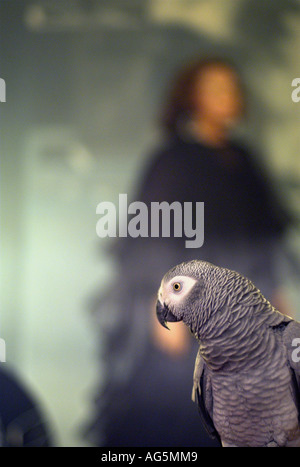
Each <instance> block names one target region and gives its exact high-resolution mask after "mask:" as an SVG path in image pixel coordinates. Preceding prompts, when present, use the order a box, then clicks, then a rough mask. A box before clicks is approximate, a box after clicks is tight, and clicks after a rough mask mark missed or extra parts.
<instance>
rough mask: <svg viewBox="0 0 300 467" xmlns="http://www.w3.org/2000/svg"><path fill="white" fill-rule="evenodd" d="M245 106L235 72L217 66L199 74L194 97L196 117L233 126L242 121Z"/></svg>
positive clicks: (211, 66) (212, 66)
mask: <svg viewBox="0 0 300 467" xmlns="http://www.w3.org/2000/svg"><path fill="white" fill-rule="evenodd" d="M243 106H244V99H243V95H242V91H241V87H240V84H239V79H238V76H237V75H236V73H235V71H234V70H232V69H230V68H229V67H226V66H222V65H218V64H216V65H210V66H208V67H207V68H206V69H204V70H202V71H201V73H199V76H198V78H197V80H196V86H195V97H194V109H195V114H196V116H198V117H199V116H200V117H201V118H202V119H209V121H211V122H214V123H217V124H219V125H224V126H231V125H232V124H234V123H236V121H237V120H239V119H240V117H241V114H242V111H243Z"/></svg>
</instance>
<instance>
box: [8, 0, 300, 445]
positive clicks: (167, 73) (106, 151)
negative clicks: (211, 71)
mask: <svg viewBox="0 0 300 467" xmlns="http://www.w3.org/2000/svg"><path fill="white" fill-rule="evenodd" d="M299 43H300V1H299V0H264V1H263V2H262V1H261V0H239V1H236V0H226V2H225V1H223V0H1V3H0V76H1V78H3V79H5V81H6V86H7V94H6V100H7V102H6V103H0V115H1V116H0V127H1V128H0V131H1V139H0V151H1V313H0V336H1V337H2V338H4V339H5V341H6V346H7V349H6V351H7V363H6V365H9V366H11V367H13V368H14V369H15V370H16V371H17V372H18V373H19V374H20V375H21V377H22V378H23V380H24V381H25V383H26V384H27V385H29V387H30V388H31V389H32V390H33V391H34V394H36V396H37V398H38V400H39V401H40V402H41V404H42V407H43V408H44V409H45V413H46V417H48V418H49V421H50V422H51V424H52V425H53V427H54V431H55V435H56V438H57V444H59V445H64V446H72V445H73V446H74V445H77V446H78V445H85V444H86V442H85V441H84V440H82V439H81V437H80V427H81V424H82V423H84V422H85V420H86V418H88V416H89V411H90V410H91V405H90V401H91V397H92V395H93V385H94V382H95V381H96V379H98V376H99V363H98V361H97V343H96V339H97V337H96V333H95V332H94V331H93V326H92V321H91V320H90V317H89V315H88V312H87V309H88V301H89V297H90V295H91V294H92V293H94V292H95V290H96V289H99V288H102V290H105V287H106V285H107V284H108V283H109V280H110V278H111V277H112V276H113V274H114V264H113V263H112V261H111V260H110V257H109V255H108V254H107V253H106V245H107V243H106V241H105V240H100V239H99V238H97V236H96V230H95V227H96V221H97V216H96V212H95V210H96V206H97V204H98V203H99V202H100V201H103V200H109V201H115V202H116V201H117V198H118V194H119V193H128V194H129V195H130V194H131V193H132V191H133V189H134V187H135V182H136V180H137V179H138V176H139V173H140V171H141V170H142V167H143V165H144V163H145V161H146V160H147V155H148V154H149V152H150V150H151V148H152V146H153V145H155V144H156V141H157V137H158V131H157V127H156V117H157V114H158V112H159V109H160V103H161V101H162V98H163V96H164V92H165V90H166V88H167V84H168V80H169V79H170V78H171V77H172V76H173V73H174V71H175V70H177V68H178V66H180V65H181V64H183V63H184V62H185V61H186V60H188V59H190V58H193V57H195V56H196V55H197V54H198V53H201V54H202V53H205V54H209V53H212V54H215V53H217V55H221V56H222V55H224V56H225V57H230V58H233V59H234V60H235V61H236V63H237V64H238V66H239V67H240V69H241V70H242V72H243V76H244V79H245V82H246V86H247V88H248V92H249V100H250V111H249V120H248V125H247V127H245V128H241V130H240V131H241V132H243V133H244V135H245V137H246V138H248V139H249V141H250V142H251V144H252V146H253V145H254V147H255V148H257V149H258V150H259V151H260V153H261V154H263V157H264V163H265V164H266V166H267V167H268V169H269V171H270V173H271V175H272V177H273V178H274V181H275V182H276V187H277V188H278V190H279V191H280V193H281V195H282V197H283V198H284V199H285V200H286V201H287V203H288V204H289V206H290V208H291V209H292V211H293V212H294V213H295V215H297V216H300V158H299V148H300V136H299V135H300V132H299V125H300V117H299V110H300V103H298V104H297V103H294V102H293V101H292V99H291V92H292V87H291V82H292V80H293V79H294V78H295V77H299V76H300V58H299ZM299 232H300V231H297V230H295V231H292V232H291V233H290V237H289V239H288V241H289V243H290V245H291V248H292V250H293V252H294V255H295V258H297V257H299V258H300V234H299ZM299 281H300V277H299V276H298V277H297V275H295V274H293V273H290V274H287V277H286V283H287V288H288V290H289V293H290V295H291V297H292V300H293V303H294V305H295V309H296V313H297V316H298V318H299V317H300V316H299V306H297V303H299V298H300V297H299V292H298V289H299V287H298V284H299Z"/></svg>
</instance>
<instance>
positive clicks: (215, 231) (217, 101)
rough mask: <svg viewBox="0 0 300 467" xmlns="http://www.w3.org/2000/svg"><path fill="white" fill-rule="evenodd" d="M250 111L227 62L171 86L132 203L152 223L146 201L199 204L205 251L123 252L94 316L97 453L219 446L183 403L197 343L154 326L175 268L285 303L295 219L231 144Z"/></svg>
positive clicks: (166, 241) (133, 247) (178, 245)
mask: <svg viewBox="0 0 300 467" xmlns="http://www.w3.org/2000/svg"><path fill="white" fill-rule="evenodd" d="M245 107H246V105H245V96H244V92H243V86H242V84H241V80H240V77H239V74H238V73H237V71H236V69H235V68H234V67H233V66H232V65H231V64H230V63H229V62H227V61H224V60H220V59H203V60H197V61H196V62H194V63H192V64H189V65H188V66H187V67H184V69H183V70H181V71H180V73H179V74H178V76H177V77H176V79H175V81H174V83H173V84H172V86H171V90H170V94H169V97H168V98H167V100H166V104H165V106H164V111H163V115H162V119H161V128H162V130H163V139H162V141H161V143H160V147H159V148H158V149H157V150H156V151H155V152H154V154H153V155H152V157H151V158H150V159H149V160H150V165H149V166H148V168H147V170H146V171H145V173H144V176H143V177H142V181H141V183H140V188H139V190H138V192H137V195H136V196H135V200H138V201H143V202H144V203H146V204H147V205H148V207H149V212H150V206H151V204H150V203H151V202H153V201H157V202H162V201H167V202H168V203H172V202H174V201H179V202H180V203H184V202H192V203H193V205H194V204H195V203H196V202H197V201H201V202H204V205H205V212H204V219H205V241H204V245H203V246H202V247H201V248H198V249H194V248H186V247H185V241H186V240H187V239H186V238H185V236H184V235H183V237H181V238H180V237H175V236H171V238H163V237H159V238H151V237H149V238H140V237H139V238H124V239H120V240H119V243H118V245H117V246H116V248H115V255H116V258H117V259H118V262H119V266H120V269H119V274H118V277H117V280H116V282H115V283H114V284H113V285H112V290H111V294H108V297H107V300H106V301H103V299H102V300H100V304H99V307H98V316H99V319H100V328H101V326H102V331H103V332H102V339H104V342H103V341H102V344H103V348H104V352H103V354H102V358H103V361H104V364H105V368H106V370H107V371H106V372H105V376H106V381H105V383H104V384H103V385H102V388H101V390H100V395H99V398H98V405H97V407H98V413H97V416H96V418H95V421H94V425H93V428H92V430H91V431H92V432H93V433H94V441H95V442H96V443H97V444H101V443H102V445H105V446H204V445H217V444H218V443H217V441H212V440H210V439H209V438H208V436H207V435H206V433H205V432H204V430H203V427H202V425H201V421H200V418H199V417H198V414H197V408H196V407H195V406H194V405H193V404H192V402H191V400H190V391H191V384H192V374H193V366H194V360H195V356H196V352H197V345H198V344H197V342H196V341H195V340H193V339H191V337H190V335H189V333H188V332H187V330H186V328H185V327H184V325H182V323H174V324H173V326H172V324H171V325H170V327H171V332H169V331H167V330H166V329H164V328H162V327H161V326H160V325H159V324H158V322H157V321H156V319H155V313H154V307H153V302H154V297H155V294H156V293H157V290H158V286H159V283H160V280H161V278H162V276H163V274H164V273H165V272H166V271H167V270H168V269H169V268H170V267H172V266H174V265H175V264H177V263H179V262H182V261H185V260H189V259H192V258H199V259H204V260H207V261H210V262H212V263H215V264H217V265H220V266H224V267H228V268H230V269H235V270H237V271H239V272H240V273H242V274H244V275H246V276H248V277H249V278H250V279H252V280H253V282H254V283H255V284H256V285H257V286H258V287H259V288H260V289H261V290H262V292H263V293H264V295H265V296H266V297H267V298H268V299H270V300H271V302H273V304H274V305H275V306H276V305H278V304H279V303H281V302H282V298H281V297H282V295H281V293H280V292H279V291H280V281H279V280H278V276H277V273H276V265H275V259H276V254H277V248H278V245H280V242H281V241H282V237H283V235H284V233H285V230H286V228H287V227H288V226H289V223H290V219H289V216H288V215H287V214H286V212H285V210H284V209H283V208H282V207H281V205H280V202H279V200H278V199H277V196H275V193H274V192H273V190H272V188H271V185H270V181H269V180H268V177H267V176H266V174H265V173H264V172H263V170H262V168H261V167H259V165H258V160H257V158H254V156H253V155H252V153H251V152H250V151H249V150H248V149H247V148H246V147H245V146H244V145H242V144H240V143H238V142H236V141H233V140H232V138H231V130H232V129H233V127H234V126H235V125H236V124H237V123H238V122H239V121H240V119H241V118H242V117H243V116H244V115H245ZM150 221H151V219H149V223H150ZM279 309H281V310H282V311H283V312H284V311H286V310H285V309H283V308H281V305H280V306H279ZM112 310H114V313H113V318H112V320H111V323H110V324H109V325H108V324H107V321H106V324H105V323H104V322H103V321H101V317H104V316H106V319H107V315H108V314H111V313H112ZM101 322H102V324H101ZM105 325H106V327H105ZM103 329H104V330H103ZM100 432H102V435H104V437H103V438H102V441H101V440H100ZM97 436H98V437H97Z"/></svg>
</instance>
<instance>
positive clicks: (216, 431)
mask: <svg viewBox="0 0 300 467" xmlns="http://www.w3.org/2000/svg"><path fill="white" fill-rule="evenodd" d="M156 311H157V317H158V320H159V322H160V323H161V324H162V325H163V326H165V327H167V326H166V322H167V321H169V322H172V321H181V320H182V321H183V322H184V324H186V325H187V326H188V327H189V329H190V330H191V332H192V334H193V335H194V336H195V337H196V339H198V341H199V344H200V345H199V351H198V354H197V357H196V363H195V370H194V385H193V391H192V399H193V400H194V402H197V403H198V406H199V412H200V414H201V416H202V419H203V422H204V425H205V426H206V428H207V430H208V431H209V433H210V434H211V435H212V436H213V437H216V438H217V439H219V441H220V443H221V444H222V446H300V323H299V322H297V321H295V320H293V319H292V318H291V317H288V316H286V315H283V314H281V313H280V312H279V311H278V310H276V309H275V308H274V307H273V306H272V305H271V303H270V302H269V301H268V300H267V299H266V298H265V297H264V296H263V295H262V293H261V292H260V291H259V290H258V289H257V288H256V287H255V286H254V284H253V283H252V282H251V281H250V280H248V279H247V278H245V277H244V276H242V275H240V274H238V273H237V272H235V271H231V270H229V269H226V268H222V267H218V266H215V265H213V264H210V263H208V262H205V261H198V260H193V261H189V262H185V263H181V264H179V265H177V266H175V267H174V268H172V269H170V271H168V272H167V273H166V274H165V276H164V277H163V279H162V282H161V286H160V288H159V291H158V300H157V307H156Z"/></svg>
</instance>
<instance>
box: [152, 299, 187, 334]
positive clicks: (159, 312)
mask: <svg viewBox="0 0 300 467" xmlns="http://www.w3.org/2000/svg"><path fill="white" fill-rule="evenodd" d="M156 316H157V319H158V321H159V322H160V324H161V325H162V326H163V327H164V328H166V329H169V328H168V326H167V324H166V322H167V321H169V322H170V323H172V322H173V323H174V322H176V321H181V320H180V319H178V318H176V316H174V315H173V313H171V311H170V310H169V308H168V307H167V305H166V304H165V303H164V304H162V303H161V302H160V301H159V300H157V303H156ZM169 330H170V329H169Z"/></svg>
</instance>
